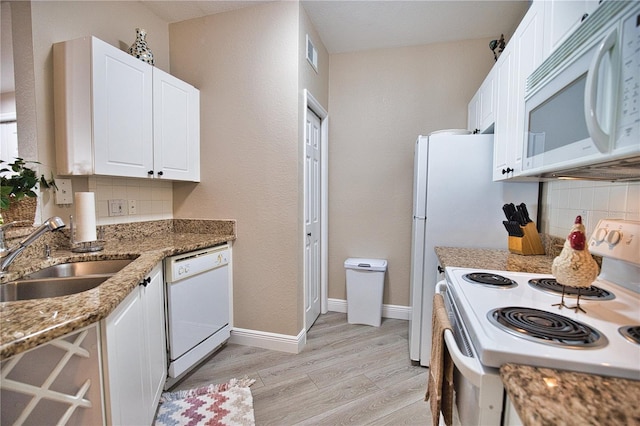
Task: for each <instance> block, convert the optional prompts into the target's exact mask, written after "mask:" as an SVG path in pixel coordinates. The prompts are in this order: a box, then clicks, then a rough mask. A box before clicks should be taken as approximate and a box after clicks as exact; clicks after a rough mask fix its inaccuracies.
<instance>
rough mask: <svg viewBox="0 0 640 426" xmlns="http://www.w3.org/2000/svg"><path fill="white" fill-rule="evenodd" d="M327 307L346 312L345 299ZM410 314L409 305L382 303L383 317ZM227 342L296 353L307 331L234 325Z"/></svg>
mask: <svg viewBox="0 0 640 426" xmlns="http://www.w3.org/2000/svg"><path fill="white" fill-rule="evenodd" d="M327 307H328V310H329V311H333V312H342V313H346V312H347V301H346V300H342V299H329V303H328V306H327ZM410 316H411V308H410V307H409V306H400V305H382V317H383V318H393V319H399V320H406V321H408V320H409V317H410ZM229 343H235V344H238V345H244V346H254V347H256V348H263V349H270V350H273V351H280V352H287V353H292V354H298V353H300V351H302V348H304V345H305V344H306V343H307V332H306V330H304V329H303V330H300V333H298V335H297V336H291V335H288V334H278V333H269V332H267V331H257V330H248V329H246V328H236V327H234V328H233V329H232V330H231V337H230V338H229Z"/></svg>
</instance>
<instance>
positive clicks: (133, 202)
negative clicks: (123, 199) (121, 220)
mask: <svg viewBox="0 0 640 426" xmlns="http://www.w3.org/2000/svg"><path fill="white" fill-rule="evenodd" d="M129 214H138V207H137V205H136V200H129Z"/></svg>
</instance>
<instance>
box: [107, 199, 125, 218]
mask: <svg viewBox="0 0 640 426" xmlns="http://www.w3.org/2000/svg"><path fill="white" fill-rule="evenodd" d="M126 205H127V200H109V216H124V215H125V214H127V210H126Z"/></svg>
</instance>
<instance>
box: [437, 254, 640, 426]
mask: <svg viewBox="0 0 640 426" xmlns="http://www.w3.org/2000/svg"><path fill="white" fill-rule="evenodd" d="M555 246H556V247H558V246H559V244H558V243H557V242H555ZM546 250H547V253H549V252H553V250H551V249H550V248H547V249H546ZM435 252H436V254H437V256H438V259H439V260H440V264H441V265H442V266H456V267H461V268H478V269H493V270H498V271H513V272H530V273H540V274H550V273H551V263H552V262H553V259H554V257H555V255H557V253H554V255H536V256H522V255H518V254H513V253H510V252H508V251H506V250H490V249H469V248H457V247H436V248H435ZM500 377H501V378H502V383H503V385H504V388H505V389H506V391H507V393H508V395H509V397H510V399H511V402H512V403H513V406H514V408H515V410H516V412H517V413H518V415H519V416H520V419H521V420H522V422H523V423H524V424H525V425H527V426H538V425H580V426H582V425H604V424H619V425H632V424H633V425H638V424H640V406H639V405H638V401H640V381H634V380H627V379H619V378H613V377H603V376H596V375H593V374H587V373H578V372H572V371H562V370H555V369H551V368H539V367H532V366H527V365H518V364H505V365H503V366H502V367H501V368H500Z"/></svg>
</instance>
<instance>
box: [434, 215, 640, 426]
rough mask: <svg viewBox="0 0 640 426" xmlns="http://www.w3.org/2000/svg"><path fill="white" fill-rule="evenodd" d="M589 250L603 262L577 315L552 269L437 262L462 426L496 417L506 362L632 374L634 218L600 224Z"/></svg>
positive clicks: (639, 312) (639, 321) (639, 357)
mask: <svg viewBox="0 0 640 426" xmlns="http://www.w3.org/2000/svg"><path fill="white" fill-rule="evenodd" d="M589 250H590V252H591V253H592V254H597V255H600V256H603V264H602V271H601V273H600V275H599V276H598V278H597V279H596V281H595V282H594V283H593V285H592V286H591V287H590V288H588V289H582V290H581V297H580V302H579V304H580V307H581V308H582V309H583V310H584V312H583V311H581V310H579V309H572V308H573V306H574V305H576V304H577V289H575V288H570V287H565V292H566V293H565V295H564V300H565V303H566V305H567V306H564V307H559V306H557V304H558V303H559V302H560V301H561V300H562V286H561V285H559V284H558V283H557V282H556V281H555V279H554V278H553V276H552V275H543V274H529V273H518V272H507V271H492V270H474V269H465V268H455V267H447V268H446V273H445V275H446V281H443V282H441V283H439V284H438V291H439V292H440V293H444V297H445V306H446V307H447V311H448V314H449V319H450V321H451V324H452V329H453V332H451V331H449V330H447V331H446V332H445V342H446V345H447V348H448V349H449V352H450V354H451V357H452V359H453V361H454V364H455V366H456V368H455V373H454V385H455V395H456V397H455V398H456V406H457V409H458V414H459V417H460V421H461V423H462V424H464V425H499V424H500V418H501V414H502V409H503V404H505V405H504V406H505V407H506V406H507V405H508V404H509V402H508V400H507V401H504V392H503V387H502V382H501V380H500V376H499V368H500V366H501V365H503V364H505V363H508V362H512V363H520V364H525V365H533V366H539V367H549V368H557V369H561V370H570V371H579V372H586V373H591V374H597V375H603V376H611V377H622V378H627V379H632V380H640V222H624V221H617V220H611V219H605V220H602V221H600V222H599V224H598V226H597V229H596V230H595V231H594V233H593V236H592V237H591V238H590V240H589ZM477 281H482V283H480V282H477ZM505 324H512V326H513V327H514V328H505V327H504V325H505ZM529 329H530V330H529ZM523 330H524V331H527V330H528V331H527V332H526V333H524V332H523ZM507 411H509V410H508V408H507Z"/></svg>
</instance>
